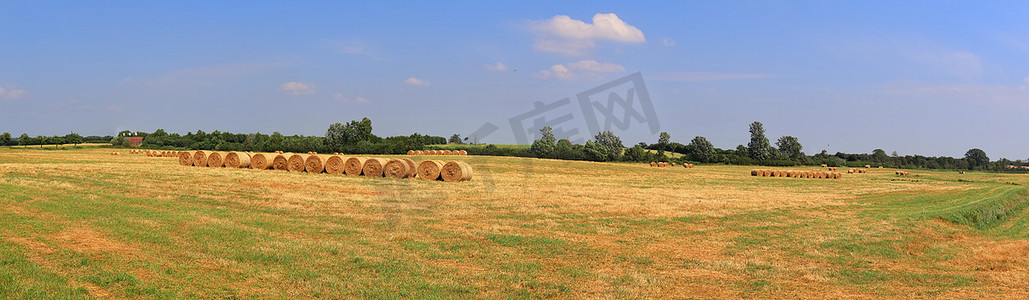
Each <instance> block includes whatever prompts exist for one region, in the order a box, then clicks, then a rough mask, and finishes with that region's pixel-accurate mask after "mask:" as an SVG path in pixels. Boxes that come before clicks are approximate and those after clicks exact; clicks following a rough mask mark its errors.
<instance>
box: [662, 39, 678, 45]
mask: <svg viewBox="0 0 1029 300" xmlns="http://www.w3.org/2000/svg"><path fill="white" fill-rule="evenodd" d="M661 45H663V46H665V47H671V46H675V40H673V39H671V38H664V39H661Z"/></svg>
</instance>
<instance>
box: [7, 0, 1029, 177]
mask: <svg viewBox="0 0 1029 300" xmlns="http://www.w3.org/2000/svg"><path fill="white" fill-rule="evenodd" d="M1026 15H1029V4H1026V3H1025V2H1017V1H1012V2H942V1H904V2H899V3H898V2H896V1H861V2H856V3H843V2H825V1H798V2H789V3H780V2H769V1H695V2H694V1H689V2H687V1H672V2H650V3H642V4H640V3H627V2H624V1H615V2H599V1H584V2H558V3H551V2H525V1H519V2H447V3H445V4H442V5H439V4H428V3H425V4H412V3H407V2H381V3H379V2H376V3H364V2H360V3H359V2H337V1H332V2H254V1H246V2H242V1H241V2H218V3H210V1H197V2H186V1H182V2H167V3H147V2H139V1H126V2H117V1H102V2H84V1H68V2H43V1H2V0H0V110H2V112H0V131H9V132H11V133H12V134H14V135H19V134H21V133H29V134H30V135H44V134H45V135H54V134H64V133H67V132H69V131H75V132H78V133H81V134H84V135H108V134H113V133H116V132H117V131H119V130H124V129H130V130H145V131H153V130H155V129H158V128H163V129H165V130H167V131H169V132H179V133H185V132H187V131H196V130H198V129H202V130H204V131H208V132H210V131H212V130H222V131H231V132H258V131H259V132H264V133H270V132H272V131H279V132H282V133H284V134H304V135H323V134H324V132H325V130H326V128H328V125H329V124H331V123H335V122H346V121H349V120H353V119H360V118H361V117H369V118H370V119H372V120H373V125H374V128H375V130H374V133H375V134H377V135H380V136H390V135H407V134H410V133H413V132H419V133H423V134H432V135H442V136H449V135H450V134H453V133H460V134H463V135H467V134H469V133H471V132H472V131H474V130H476V129H478V128H480V127H481V126H482V125H483V124H485V123H491V124H495V125H497V126H498V127H499V129H498V130H497V131H495V132H494V133H492V134H490V135H489V136H487V137H483V138H482V141H484V142H490V143H513V142H515V138H514V135H513V134H512V129H511V126H510V125H509V119H510V118H512V117H514V116H516V115H519V114H521V113H524V112H527V111H529V110H531V109H532V108H533V104H534V103H535V102H544V103H550V102H553V101H557V100H560V99H563V98H565V97H572V99H575V98H574V97H575V95H576V94H577V93H580V92H582V91H585V90H588V89H590V88H593V87H596V86H599V85H601V84H603V83H605V82H608V81H610V80H614V79H617V78H621V77H623V76H626V75H629V74H632V73H635V72H640V73H641V74H642V76H643V78H644V80H645V82H646V88H647V90H648V92H649V94H650V100H651V102H652V103H653V107H654V109H655V111H656V113H657V114H656V119H657V120H658V121H659V122H660V131H668V132H669V133H670V134H671V135H672V139H673V140H675V141H679V142H683V143H686V142H688V141H689V140H690V139H691V138H693V137H694V136H698V135H700V136H705V137H707V138H708V139H709V140H711V141H712V142H713V143H714V144H715V145H716V146H718V147H721V148H733V147H735V146H736V145H739V144H746V143H747V141H748V138H749V135H748V132H747V126H748V124H749V123H750V122H753V121H761V122H762V123H764V124H765V128H766V130H767V135H768V136H769V138H770V139H772V140H773V141H774V139H776V138H778V137H779V136H782V135H793V136H796V137H798V138H799V139H800V141H801V143H802V144H803V145H804V150H805V152H807V153H809V154H812V153H817V152H819V151H821V150H822V149H826V150H828V151H829V152H830V153H834V152H836V151H842V152H848V153H868V152H871V151H872V150H873V149H876V148H882V149H885V150H886V151H887V152H892V151H897V152H898V153H899V154H901V155H904V154H924V155H934V156H935V155H947V156H961V155H963V154H964V152H965V151H966V150H968V149H969V148H972V147H979V148H982V149H983V150H985V151H986V152H987V154H989V155H990V157H991V158H992V159H997V158H1001V157H1006V158H1009V159H1026V158H1027V157H1029V151H1027V150H1026V149H1029V139H1027V138H1026V136H1027V134H1026V129H1027V128H1029V118H1027V116H1029V22H1025V21H1023V19H1024V16H1026ZM515 69H517V71H515ZM573 102H574V101H573ZM569 111H570V112H573V113H574V112H575V110H574V109H573V110H569ZM575 118H576V122H572V123H569V124H566V126H567V127H577V128H581V130H580V132H581V133H580V134H579V136H578V137H577V138H585V137H587V136H588V134H586V128H585V127H584V126H581V124H582V121H581V120H580V119H582V118H583V117H582V116H578V115H577V116H575ZM576 124H579V125H576ZM615 131H616V133H617V134H619V135H621V136H622V139H623V141H624V142H625V144H627V145H631V144H635V143H637V142H640V141H646V142H648V143H653V142H655V141H656V140H657V134H656V133H652V132H651V131H649V130H647V126H646V125H645V124H639V123H636V124H631V126H630V128H628V129H626V130H615ZM572 138H576V137H575V136H572Z"/></svg>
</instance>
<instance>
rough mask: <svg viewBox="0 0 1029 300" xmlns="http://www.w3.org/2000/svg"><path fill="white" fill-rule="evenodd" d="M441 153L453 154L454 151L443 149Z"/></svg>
mask: <svg viewBox="0 0 1029 300" xmlns="http://www.w3.org/2000/svg"><path fill="white" fill-rule="evenodd" d="M443 155H454V151H451V150H443Z"/></svg>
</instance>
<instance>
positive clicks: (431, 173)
mask: <svg viewBox="0 0 1029 300" xmlns="http://www.w3.org/2000/svg"><path fill="white" fill-rule="evenodd" d="M443 165H446V163H445V162H443V161H442V160H425V161H422V162H421V163H419V164H418V178H419V179H422V180H437V179H439V177H440V172H442V171H443Z"/></svg>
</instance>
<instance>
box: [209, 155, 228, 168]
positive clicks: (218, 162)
mask: <svg viewBox="0 0 1029 300" xmlns="http://www.w3.org/2000/svg"><path fill="white" fill-rule="evenodd" d="M224 156H225V153H224V152H211V153H210V154H207V166H208V167H213V168H221V167H224V166H225V160H224Z"/></svg>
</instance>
